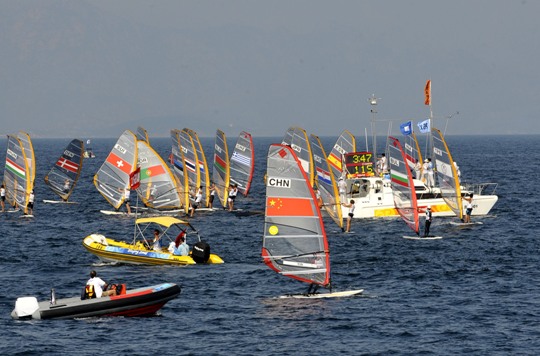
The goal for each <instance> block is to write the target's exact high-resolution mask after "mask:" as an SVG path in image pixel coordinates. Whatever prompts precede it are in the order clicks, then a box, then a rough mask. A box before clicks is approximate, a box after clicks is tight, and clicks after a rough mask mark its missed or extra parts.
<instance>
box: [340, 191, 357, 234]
mask: <svg viewBox="0 0 540 356" xmlns="http://www.w3.org/2000/svg"><path fill="white" fill-rule="evenodd" d="M341 205H343V206H345V207H347V208H349V214H347V228H346V229H345V232H351V221H352V218H353V216H354V208H355V205H354V200H353V199H351V201H350V203H349V204H347V203H341Z"/></svg>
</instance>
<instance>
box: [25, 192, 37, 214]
mask: <svg viewBox="0 0 540 356" xmlns="http://www.w3.org/2000/svg"><path fill="white" fill-rule="evenodd" d="M34 199H35V196H34V191H33V190H32V191H31V192H30V194H29V195H28V205H27V206H26V207H27V214H28V215H32V214H33V212H34Z"/></svg>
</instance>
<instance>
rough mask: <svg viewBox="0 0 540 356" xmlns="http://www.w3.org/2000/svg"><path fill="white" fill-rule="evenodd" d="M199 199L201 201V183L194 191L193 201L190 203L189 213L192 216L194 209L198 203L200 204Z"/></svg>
mask: <svg viewBox="0 0 540 356" xmlns="http://www.w3.org/2000/svg"><path fill="white" fill-rule="evenodd" d="M201 201H202V185H201V186H200V187H199V188H197V192H196V193H195V201H194V202H193V204H192V205H191V213H190V214H189V216H190V217H191V216H193V213H194V212H195V209H197V208H198V207H199V205H201Z"/></svg>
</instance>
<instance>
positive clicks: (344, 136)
mask: <svg viewBox="0 0 540 356" xmlns="http://www.w3.org/2000/svg"><path fill="white" fill-rule="evenodd" d="M351 152H356V139H355V137H354V135H353V134H352V133H350V132H349V131H347V130H344V131H343V132H342V133H341V135H339V137H338V139H337V140H336V143H335V144H334V147H332V150H331V151H330V154H329V155H328V163H329V164H330V167H331V168H332V172H334V178H336V179H339V177H342V176H343V156H344V155H345V154H347V153H351ZM343 178H345V177H344V176H343Z"/></svg>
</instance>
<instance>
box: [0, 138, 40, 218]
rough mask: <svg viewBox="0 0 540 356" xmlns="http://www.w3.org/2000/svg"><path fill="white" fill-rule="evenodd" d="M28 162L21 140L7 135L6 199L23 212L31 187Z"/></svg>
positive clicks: (25, 208)
mask: <svg viewBox="0 0 540 356" xmlns="http://www.w3.org/2000/svg"><path fill="white" fill-rule="evenodd" d="M28 164H29V162H28V160H27V158H26V154H25V149H24V144H23V142H22V141H21V140H20V139H19V138H18V137H17V136H15V135H8V142H7V151H6V166H5V168H4V188H5V189H6V200H7V202H8V203H9V204H10V205H11V206H13V207H14V208H18V209H22V210H23V211H24V213H25V214H26V213H27V205H28V197H29V195H30V192H31V191H32V189H33V187H32V185H31V178H30V177H31V173H30V167H29V165H28Z"/></svg>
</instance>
